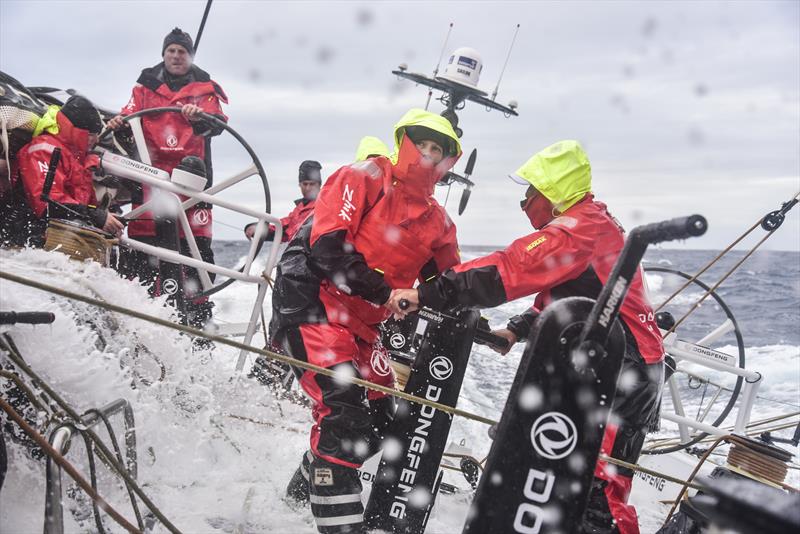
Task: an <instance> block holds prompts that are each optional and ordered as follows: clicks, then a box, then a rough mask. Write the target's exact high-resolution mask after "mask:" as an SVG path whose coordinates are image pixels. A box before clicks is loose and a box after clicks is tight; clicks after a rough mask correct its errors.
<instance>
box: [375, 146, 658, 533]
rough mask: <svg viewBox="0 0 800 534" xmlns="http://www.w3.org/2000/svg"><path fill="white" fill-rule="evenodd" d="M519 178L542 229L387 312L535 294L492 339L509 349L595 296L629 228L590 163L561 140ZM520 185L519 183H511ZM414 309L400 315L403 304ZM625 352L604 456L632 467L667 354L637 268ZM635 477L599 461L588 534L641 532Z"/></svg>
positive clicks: (626, 313) (485, 303)
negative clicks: (545, 315) (562, 307)
mask: <svg viewBox="0 0 800 534" xmlns="http://www.w3.org/2000/svg"><path fill="white" fill-rule="evenodd" d="M515 177H516V178H517V179H519V180H520V181H522V182H524V183H526V184H528V189H527V191H526V195H525V199H524V200H523V201H522V202H521V206H522V210H523V211H524V212H525V214H526V215H527V216H528V218H529V219H530V221H531V224H532V225H533V227H534V228H535V229H537V231H536V232H534V233H532V234H530V235H527V236H525V237H522V238H520V239H517V240H516V241H514V242H513V243H511V244H510V245H509V246H508V247H507V248H506V249H505V250H500V251H497V252H495V253H493V254H490V255H488V256H485V257H483V258H477V259H475V260H472V261H469V262H466V263H462V264H460V265H457V266H456V267H454V268H453V269H451V270H449V271H447V272H445V273H443V274H442V276H440V277H439V278H437V279H436V280H433V281H431V282H427V283H423V284H421V285H419V287H418V288H417V289H404V290H395V291H394V292H393V293H392V297H391V299H390V301H389V304H388V306H389V307H390V308H392V311H394V312H395V313H396V314H398V315H401V316H402V315H405V314H406V313H409V312H410V311H414V310H416V309H418V308H419V307H421V306H427V307H430V308H434V309H438V310H445V309H448V308H452V307H454V306H458V305H462V306H480V307H493V306H497V305H499V304H502V303H504V302H508V301H511V300H514V299H517V298H520V297H524V296H527V295H532V294H534V293H538V295H537V297H536V299H535V301H534V307H533V308H532V309H531V310H528V311H527V312H525V313H523V314H522V315H521V316H516V317H513V318H512V319H511V320H510V321H509V323H508V326H507V327H506V328H505V329H502V330H498V331H496V332H495V333H496V334H498V335H501V336H503V337H505V338H506V339H508V340H509V342H510V344H509V347H510V346H511V345H513V344H514V343H516V342H517V341H518V340H525V339H527V337H528V332H529V330H530V328H531V325H532V324H533V321H534V320H535V318H536V315H537V314H538V311H537V310H541V309H543V308H544V307H546V306H547V305H548V304H550V303H551V302H553V301H554V300H557V299H560V298H565V297H572V296H583V297H589V298H597V296H598V295H599V293H600V289H601V287H602V286H603V284H604V283H605V282H606V280H607V279H608V277H609V274H610V273H611V269H612V267H613V265H614V262H615V261H616V260H617V257H618V256H619V254H620V252H621V251H622V248H623V246H624V235H623V229H622V227H621V226H620V225H619V223H618V222H617V220H616V219H614V217H612V216H611V214H610V213H609V212H608V210H607V208H606V206H605V204H603V203H601V202H598V201H596V200H594V196H593V195H592V193H591V168H590V165H589V160H588V159H587V157H586V154H585V153H584V152H583V150H582V148H581V147H580V145H579V144H578V143H577V142H576V141H561V142H560V143H556V144H554V145H552V146H550V147H548V148H546V149H544V150H542V151H541V152H539V153H538V154H536V155H535V156H533V157H532V158H531V159H530V160H529V161H528V162H527V163H525V165H523V166H522V167H521V168H520V169H519V170H518V171H517V172H516V175H515ZM512 178H514V177H512ZM401 299H406V300H408V301H409V302H410V303H411V306H410V307H409V308H408V309H407V310H401V309H400V307H399V303H400V300H401ZM620 319H621V322H622V325H623V329H624V330H625V334H626V340H627V346H626V354H625V360H624V363H623V368H622V371H621V375H620V376H621V379H620V382H619V384H618V388H619V389H618V391H617V396H616V399H615V401H614V405H613V406H612V415H611V419H610V421H609V424H608V426H607V427H606V433H605V437H604V439H603V446H602V452H603V453H604V454H607V455H609V456H613V457H615V458H619V459H621V460H625V461H627V462H631V463H635V462H636V460H637V458H638V457H639V453H640V452H641V448H642V444H643V442H644V437H645V434H646V433H647V431H648V430H651V429H654V428H655V427H656V426H657V424H658V417H659V414H658V412H659V405H660V399H661V386H662V384H663V381H664V379H663V376H664V366H663V361H664V349H663V345H662V342H661V334H660V332H659V330H658V327H657V326H656V323H655V320H654V316H653V311H652V309H651V307H650V305H649V303H648V301H647V298H646V296H645V289H644V284H643V279H642V273H641V269H640V270H639V272H638V274H637V275H636V277H635V279H634V280H633V282H632V284H631V287H630V290H629V292H628V295H627V297H626V298H625V302H624V303H623V305H622V309H621V311H620ZM632 476H633V472H632V471H629V470H627V469H625V468H619V467H613V466H612V467H610V468H609V466H608V465H607V464H606V462H603V461H602V460H601V461H598V463H597V467H596V469H595V480H594V483H593V485H592V491H591V493H590V497H589V499H590V500H589V504H588V507H587V510H586V513H585V515H584V522H583V532H585V533H610V532H621V533H623V534H633V533H638V531H639V526H638V521H637V517H636V511H635V510H634V508H633V506H630V505H628V504H627V499H628V494H629V493H630V488H631V482H632V478H631V477H632Z"/></svg>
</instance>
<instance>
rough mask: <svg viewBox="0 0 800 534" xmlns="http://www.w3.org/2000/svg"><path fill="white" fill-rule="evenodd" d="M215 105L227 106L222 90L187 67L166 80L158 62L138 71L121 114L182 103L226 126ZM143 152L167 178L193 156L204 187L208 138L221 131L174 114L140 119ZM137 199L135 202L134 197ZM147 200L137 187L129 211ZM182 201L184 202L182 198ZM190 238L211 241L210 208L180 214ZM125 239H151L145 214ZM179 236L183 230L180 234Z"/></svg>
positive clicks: (150, 224)
mask: <svg viewBox="0 0 800 534" xmlns="http://www.w3.org/2000/svg"><path fill="white" fill-rule="evenodd" d="M220 101H222V102H224V103H226V104H227V103H228V97H227V96H226V95H225V93H224V92H223V90H222V88H221V87H220V86H219V85H218V84H217V83H216V82H214V81H213V80H211V78H210V76H209V75H208V73H206V72H205V71H203V70H202V69H199V68H197V67H196V66H192V68H191V70H190V71H189V73H188V74H187V75H186V76H182V77H172V76H170V75H169V73H168V72H167V71H166V69H165V68H164V64H163V63H160V64H158V65H156V66H155V67H151V68H148V69H144V70H143V71H142V73H141V75H140V76H139V79H138V80H137V85H136V86H135V87H134V88H133V92H132V94H131V98H130V100H129V101H128V104H127V105H126V106H125V107H124V108H122V111H121V114H122V115H130V114H132V113H135V112H137V111H141V110H144V109H150V108H157V107H181V106H183V105H185V104H194V105H196V106H199V107H200V108H201V109H202V110H203V111H204V112H206V113H209V114H211V115H215V116H217V117H218V118H220V119H222V120H225V121H227V117H226V116H225V114H224V113H223V112H222V106H221V104H220ZM142 129H143V131H144V137H145V141H146V143H147V150H148V152H149V153H150V159H151V163H152V164H153V165H154V166H155V167H158V168H160V169H163V170H165V171H167V172H168V173H171V172H172V170H173V169H174V168H175V167H176V166H177V165H178V164H179V163H180V162H181V160H182V159H183V158H184V157H185V156H197V157H199V158H201V159H203V160H204V162H205V164H206V176H207V178H208V183H207V185H206V187H210V186H211V184H212V182H213V171H212V167H211V152H210V137H212V136H215V135H218V134H219V133H221V129H219V128H218V127H214V126H212V125H209V124H207V123H205V122H203V121H198V122H190V121H189V120H188V119H186V118H185V117H184V116H183V115H181V114H180V113H171V112H170V113H158V114H153V115H146V116H144V117H142ZM136 197H138V198H136ZM149 199H150V188H149V187H148V186H146V185H143V186H142V191H141V193H140V194H136V195H135V198H134V207H136V206H138V205H141V204H143V203H144V202H146V201H147V200H149ZM183 200H185V199H183ZM186 216H187V218H188V220H189V225H190V226H191V228H192V233H193V234H194V235H195V236H200V237H209V238H210V237H212V231H211V223H212V216H211V206H210V205H207V204H204V203H199V204H196V205H195V206H193V207H191V208H189V209H188V210H186ZM128 235H130V236H131V237H139V236H154V235H155V223H154V221H153V215H152V214H151V213H150V212H146V213H144V214H142V215H141V217H140V218H139V219H138V220H135V221H131V223H130V224H129V225H128ZM180 235H181V237H183V230H182V229H181V234H180Z"/></svg>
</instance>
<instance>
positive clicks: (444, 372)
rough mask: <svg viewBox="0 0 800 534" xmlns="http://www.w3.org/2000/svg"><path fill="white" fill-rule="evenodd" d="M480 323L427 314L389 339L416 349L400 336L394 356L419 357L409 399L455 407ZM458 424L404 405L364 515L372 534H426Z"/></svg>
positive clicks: (471, 315)
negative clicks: (441, 466)
mask: <svg viewBox="0 0 800 534" xmlns="http://www.w3.org/2000/svg"><path fill="white" fill-rule="evenodd" d="M479 317H480V315H479V313H478V312H477V311H474V310H467V311H463V312H461V313H459V314H458V315H456V316H455V317H452V316H449V315H445V314H442V313H438V312H434V311H431V310H428V309H422V310H420V311H419V312H418V313H417V314H416V317H415V318H413V319H409V320H408V322H407V323H404V324H403V325H401V326H400V327H399V328H398V329H396V330H394V331H393V332H390V333H389V334H388V337H389V338H391V336H392V335H393V334H401V335H403V337H405V339H406V341H407V342H408V343H409V344H411V345H412V346H413V345H416V347H414V349H415V350H410V349H409V348H408V347H407V346H406V345H401V344H400V343H399V340H400V338H399V336H396V337H395V340H396V341H395V343H394V346H393V344H392V343H391V342H389V343H387V347H391V349H390V350H391V351H392V352H393V353H395V354H394V356H397V355H398V353H399V354H400V355H408V356H409V357H414V356H415V360H414V363H413V366H412V370H411V375H410V378H409V381H408V384H407V385H406V388H405V391H406V392H407V393H411V394H413V395H416V396H419V397H422V398H425V399H429V400H431V401H435V402H439V403H442V404H445V405H447V406H453V407H455V405H456V402H457V401H458V396H459V393H460V391H461V383H462V381H463V380H464V372H465V370H466V367H467V362H468V361H469V356H470V351H471V350H472V342H473V338H474V337H475V330H476V327H477V324H478V319H479ZM412 325H413V326H412ZM414 333H415V334H414ZM386 337H387V334H385V335H384V340H386ZM452 419H453V418H452V416H451V415H450V414H446V413H442V412H440V411H439V410H435V409H433V408H430V407H428V406H421V405H419V404H415V403H414V404H412V403H410V402H408V401H405V400H403V399H399V400H398V405H397V414H396V417H395V420H394V422H393V424H392V426H391V427H390V428H389V430H388V431H387V433H386V437H385V439H384V452H383V456H382V458H381V462H380V466H379V467H378V472H377V474H376V477H375V482H374V483H373V485H372V493H371V494H370V499H369V502H368V503H367V507H366V510H365V512H364V520H365V522H366V523H367V525H368V526H369V527H370V528H380V529H383V530H386V531H389V532H392V533H403V534H421V533H422V532H424V531H425V525H426V523H427V521H428V515H429V513H430V510H431V508H432V507H433V503H434V500H435V498H436V490H437V486H438V480H440V479H439V478H437V475H438V474H439V464H440V462H441V459H442V453H443V452H444V448H445V445H446V443H447V437H448V434H449V432H450V424H451V423H452Z"/></svg>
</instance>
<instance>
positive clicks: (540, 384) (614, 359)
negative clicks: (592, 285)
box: [464, 297, 625, 534]
mask: <svg viewBox="0 0 800 534" xmlns="http://www.w3.org/2000/svg"><path fill="white" fill-rule="evenodd" d="M593 305H594V301H592V300H590V299H586V298H581V297H573V298H568V299H564V300H560V301H558V302H556V303H555V304H553V305H551V306H549V307H548V308H547V309H545V310H544V312H543V313H542V314H541V315H540V317H539V318H538V319H537V320H536V322H535V323H534V326H533V329H532V331H531V336H530V338H529V342H528V345H527V347H526V349H525V352H524V353H523V356H522V361H521V362H520V367H519V370H518V371H517V376H516V378H515V380H514V384H513V385H512V387H511V392H510V393H509V396H508V401H507V402H506V406H505V409H504V410H503V416H502V418H501V420H500V425H499V427H498V430H497V436H496V437H495V439H494V442H493V444H492V449H491V452H490V453H489V459H488V461H487V464H486V469H485V470H484V473H483V477H482V478H481V481H480V485H479V486H478V491H477V493H476V495H475V500H474V501H473V503H472V510H471V514H470V518H469V519H468V521H467V524H466V525H465V527H464V532H465V533H466V532H469V533H470V534H482V533H486V532H492V533H497V534H500V533H505V532H522V533H526V534H527V533H538V532H556V531H558V532H576V531H577V527H578V525H579V524H580V521H581V516H582V515H583V510H584V508H585V507H586V499H587V497H588V493H589V489H590V487H591V481H592V476H593V475H594V465H595V462H596V461H597V455H598V453H599V450H600V444H601V442H602V439H603V431H604V430H605V425H606V420H607V417H608V409H609V407H610V406H611V401H612V400H613V398H614V392H615V389H616V382H617V375H618V374H619V370H620V366H621V365H622V357H623V354H624V347H625V334H624V333H623V331H622V327H621V326H620V325H619V323H618V322H615V323H613V327H612V328H611V330H610V335H609V337H608V340H607V345H606V348H605V350H603V348H602V347H601V348H600V350H599V351H595V352H594V355H593V356H589V355H588V354H585V353H583V352H580V351H573V350H571V349H572V347H573V346H574V345H573V342H574V341H575V340H576V339H577V338H578V336H579V334H580V332H581V329H582V328H583V325H584V322H585V321H586V319H587V317H588V316H589V313H590V311H591V310H592V307H593Z"/></svg>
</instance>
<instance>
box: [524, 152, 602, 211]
mask: <svg viewBox="0 0 800 534" xmlns="http://www.w3.org/2000/svg"><path fill="white" fill-rule="evenodd" d="M509 177H510V178H511V179H512V180H514V181H515V182H517V183H521V184H530V185H532V186H533V187H535V188H536V190H537V191H539V192H540V193H541V194H543V195H544V196H545V197H546V198H547V199H548V200H549V201H550V202H552V203H553V205H554V206H555V207H556V208H557V209H558V210H559V211H565V210H567V209H568V208H570V207H572V206H573V205H574V204H575V203H576V202H578V201H579V200H581V199H582V198H583V197H584V196H585V195H586V193H588V192H590V191H591V190H592V167H591V165H590V164H589V158H588V157H587V156H586V153H585V152H584V151H583V148H582V147H581V145H580V143H578V142H577V141H572V140H566V141H559V142H558V143H555V144H552V145H550V146H549V147H547V148H545V149H544V150H542V151H540V152H538V153H536V154H535V155H534V156H533V157H532V158H531V159H529V160H528V161H526V162H525V164H524V165H522V167H520V168H519V169H517V171H516V172H515V173H514V174H513V175H509Z"/></svg>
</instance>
